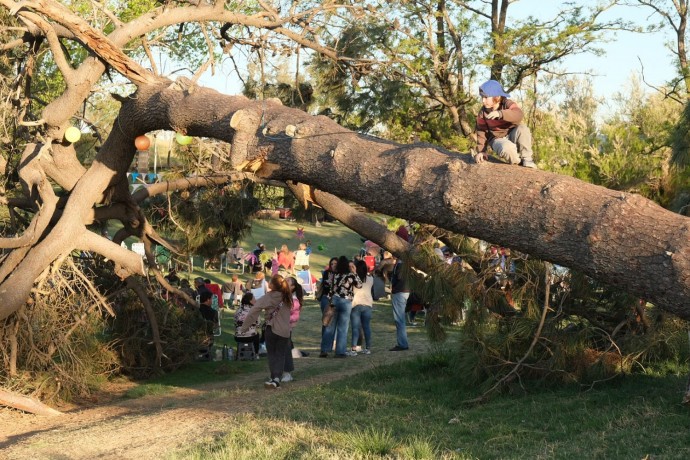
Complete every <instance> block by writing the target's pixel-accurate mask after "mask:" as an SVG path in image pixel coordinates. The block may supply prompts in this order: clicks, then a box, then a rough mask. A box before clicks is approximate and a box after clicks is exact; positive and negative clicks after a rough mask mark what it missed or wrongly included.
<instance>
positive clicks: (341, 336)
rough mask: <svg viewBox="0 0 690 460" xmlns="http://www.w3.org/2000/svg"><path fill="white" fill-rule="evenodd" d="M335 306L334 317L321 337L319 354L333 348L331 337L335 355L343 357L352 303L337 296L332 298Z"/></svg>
mask: <svg viewBox="0 0 690 460" xmlns="http://www.w3.org/2000/svg"><path fill="white" fill-rule="evenodd" d="M332 302H333V305H335V315H333V319H332V320H331V324H329V325H328V326H326V327H325V328H324V330H323V335H322V336H321V353H328V352H329V351H331V348H332V347H333V337H334V336H335V354H336V355H344V354H345V352H346V351H347V329H348V328H349V327H350V312H351V311H352V301H351V300H347V299H343V298H342V297H339V296H337V295H334V296H333V299H332Z"/></svg>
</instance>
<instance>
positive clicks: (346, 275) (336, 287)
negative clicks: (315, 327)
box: [319, 256, 362, 358]
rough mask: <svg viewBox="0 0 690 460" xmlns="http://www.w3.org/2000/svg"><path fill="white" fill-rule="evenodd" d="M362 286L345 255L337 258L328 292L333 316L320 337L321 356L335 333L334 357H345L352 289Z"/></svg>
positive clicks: (329, 346) (328, 346)
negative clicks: (333, 308) (332, 306)
mask: <svg viewBox="0 0 690 460" xmlns="http://www.w3.org/2000/svg"><path fill="white" fill-rule="evenodd" d="M361 287H362V280H361V279H360V277H359V276H357V274H356V273H355V265H354V264H353V263H352V262H350V260H349V259H348V258H347V257H345V256H340V257H339V258H338V263H337V265H336V273H335V276H334V277H333V285H332V287H331V290H330V292H329V293H328V297H329V301H330V302H332V303H333V305H334V307H335V316H334V318H333V319H332V320H331V322H330V323H329V325H328V326H326V328H325V329H324V331H323V336H322V337H321V355H319V356H323V354H324V353H326V356H327V355H328V351H329V350H330V349H331V347H332V346H333V336H334V335H335V357H336V358H346V357H347V356H348V354H347V330H348V328H349V327H350V313H352V298H353V297H354V289H355V288H361Z"/></svg>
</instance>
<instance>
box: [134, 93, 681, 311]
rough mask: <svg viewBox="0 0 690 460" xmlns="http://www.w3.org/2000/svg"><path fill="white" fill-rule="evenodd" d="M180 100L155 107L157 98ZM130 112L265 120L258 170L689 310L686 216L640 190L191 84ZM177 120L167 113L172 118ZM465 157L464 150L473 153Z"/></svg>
mask: <svg viewBox="0 0 690 460" xmlns="http://www.w3.org/2000/svg"><path fill="white" fill-rule="evenodd" d="M154 97H155V99H156V100H157V101H163V100H164V101H166V102H167V103H169V104H170V107H174V109H169V110H160V107H159V106H158V105H157V104H156V103H153V102H152V98H154ZM127 105H128V106H127V107H123V114H122V116H125V114H131V116H134V117H135V119H136V120H142V122H146V123H148V124H145V126H144V128H146V129H156V128H165V127H167V126H170V125H175V126H181V125H183V124H181V121H182V120H194V123H193V124H192V123H190V124H189V125H187V124H184V126H185V127H187V128H188V129H187V132H189V133H190V134H192V135H197V136H208V137H215V138H218V139H222V140H225V141H228V142H232V140H233V135H234V132H233V130H228V129H227V126H228V124H229V120H230V119H231V118H232V117H233V115H234V114H235V113H237V112H240V111H242V112H244V113H255V114H258V115H259V118H260V119H261V120H262V123H261V124H260V126H258V127H256V128H255V131H254V134H255V136H254V138H253V139H251V140H248V141H247V143H246V144H245V146H244V147H245V148H244V151H245V154H246V155H248V159H249V160H250V161H260V162H261V164H262V165H263V166H262V167H261V168H260V169H259V170H258V171H257V175H258V176H259V177H265V178H270V179H278V180H293V181H299V182H303V183H306V184H309V185H312V186H314V187H315V188H317V189H320V190H324V191H327V192H329V193H331V194H333V195H337V196H339V197H342V198H347V199H350V200H353V201H356V202H358V203H360V204H362V205H364V206H366V207H368V208H371V209H375V210H378V211H380V212H383V213H387V214H391V215H396V216H399V217H404V218H407V219H410V220H413V221H418V222H425V223H432V224H435V225H437V226H439V227H442V228H445V229H448V230H451V231H454V232H456V233H460V234H465V235H468V236H474V237H478V238H482V239H485V240H488V241H492V242H495V243H498V244H502V245H505V246H509V247H512V248H514V249H517V250H519V251H521V252H525V253H529V254H531V255H533V256H536V257H539V258H542V259H544V260H549V261H552V262H554V263H558V264H560V265H564V266H567V267H570V268H574V269H577V270H580V271H583V272H585V273H587V274H589V275H591V276H593V277H595V278H598V279H602V280H605V281H607V282H609V283H611V284H613V285H617V286H620V287H622V288H624V289H625V290H626V291H628V292H630V293H633V294H636V295H638V296H640V297H644V298H646V299H649V300H650V301H652V302H654V303H656V304H657V305H659V306H660V307H662V308H664V309H666V310H668V311H670V312H672V313H675V314H677V315H679V316H681V317H684V318H688V317H690V311H688V309H687V307H686V305H685V304H686V299H687V297H688V295H690V266H689V263H690V246H689V243H688V236H690V220H689V219H687V218H685V217H682V216H679V215H677V214H673V213H671V212H668V211H666V210H664V209H663V208H661V207H659V206H657V205H655V204H654V203H652V202H651V201H649V200H646V199H644V198H642V197H640V196H637V195H631V194H626V193H621V192H615V191H612V190H608V189H605V188H603V187H598V186H594V185H591V184H587V183H584V182H581V181H578V180H576V179H573V178H570V177H563V176H559V175H556V174H552V173H547V172H540V171H531V170H527V169H522V168H516V167H511V166H508V165H496V164H482V165H474V164H471V163H469V162H468V161H466V160H465V159H464V158H465V157H459V156H457V155H454V154H452V153H450V152H447V151H444V150H441V149H438V148H434V147H431V146H429V145H423V144H417V145H409V146H405V145H400V144H396V143H393V142H387V141H384V140H381V139H376V138H371V137H368V136H364V135H360V134H357V133H354V132H351V131H348V130H346V129H344V128H342V127H340V126H338V125H337V124H336V123H334V122H333V121H332V120H330V119H328V118H326V117H312V116H309V115H307V114H305V113H304V112H301V111H299V110H296V109H289V108H285V107H282V106H280V105H277V104H274V103H270V102H251V101H248V100H247V99H245V98H243V97H230V96H228V97H225V96H222V95H219V94H218V93H217V92H215V91H212V90H206V89H201V88H199V89H196V90H194V91H192V92H185V93H181V92H177V91H175V90H174V89H171V88H160V87H159V88H153V87H149V88H142V90H141V91H139V92H138V94H137V97H136V98H131V99H130V100H129V101H128V103H127ZM171 117H172V118H174V119H172V118H171ZM466 158H467V159H468V160H469V158H468V157H466Z"/></svg>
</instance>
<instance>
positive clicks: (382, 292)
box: [371, 276, 386, 300]
mask: <svg viewBox="0 0 690 460" xmlns="http://www.w3.org/2000/svg"><path fill="white" fill-rule="evenodd" d="M383 297H386V282H385V281H384V280H383V278H382V277H380V276H374V283H373V284H372V285H371V298H372V299H374V300H379V299H381V298H383Z"/></svg>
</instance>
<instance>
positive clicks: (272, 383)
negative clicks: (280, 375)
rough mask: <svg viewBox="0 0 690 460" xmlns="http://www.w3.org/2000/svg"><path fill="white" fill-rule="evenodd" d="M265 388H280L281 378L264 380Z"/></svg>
mask: <svg viewBox="0 0 690 460" xmlns="http://www.w3.org/2000/svg"><path fill="white" fill-rule="evenodd" d="M264 388H266V389H267V390H276V389H278V388H280V380H278V379H269V380H267V381H266V382H264Z"/></svg>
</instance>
